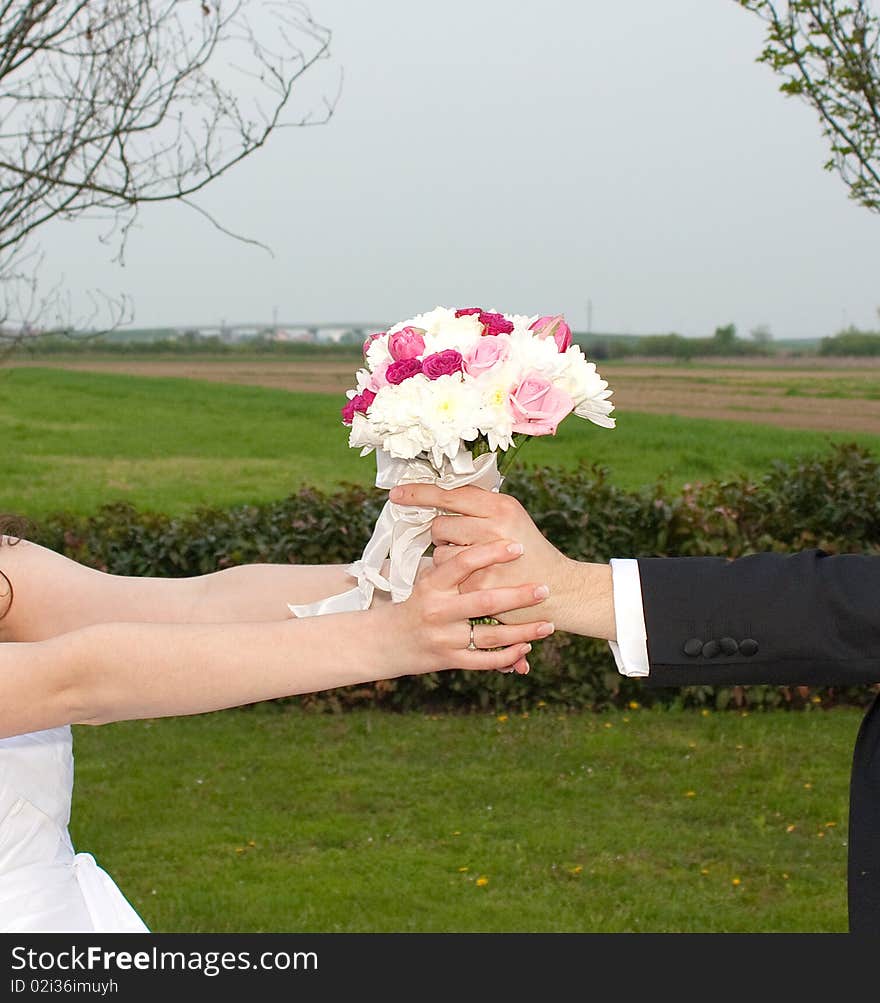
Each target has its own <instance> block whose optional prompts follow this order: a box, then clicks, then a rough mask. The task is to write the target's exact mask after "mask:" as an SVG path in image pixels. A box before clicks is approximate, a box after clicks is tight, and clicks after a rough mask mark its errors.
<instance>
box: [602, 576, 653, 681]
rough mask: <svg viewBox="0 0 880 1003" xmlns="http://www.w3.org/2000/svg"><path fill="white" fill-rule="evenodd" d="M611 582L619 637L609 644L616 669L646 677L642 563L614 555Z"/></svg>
mask: <svg viewBox="0 0 880 1003" xmlns="http://www.w3.org/2000/svg"><path fill="white" fill-rule="evenodd" d="M611 583H612V589H613V593H614V619H615V621H616V624H617V640H616V641H609V642H608V644H609V646H610V647H611V653H612V654H613V655H614V661H615V662H616V663H617V671H618V672H620V673H621V675H624V676H647V675H648V674H649V673H650V666H649V664H648V640H647V631H646V630H645V609H644V606H643V605H642V582H641V578H640V577H639V562H638V561H636V560H632V559H631V558H612V560H611Z"/></svg>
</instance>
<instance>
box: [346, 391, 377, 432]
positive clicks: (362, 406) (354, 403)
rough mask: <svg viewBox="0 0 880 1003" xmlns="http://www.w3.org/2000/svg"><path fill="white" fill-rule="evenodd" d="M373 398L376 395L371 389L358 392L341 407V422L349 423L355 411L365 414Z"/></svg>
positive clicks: (352, 419)
mask: <svg viewBox="0 0 880 1003" xmlns="http://www.w3.org/2000/svg"><path fill="white" fill-rule="evenodd" d="M375 399H376V395H375V394H374V393H373V391H372V390H364V392H363V393H362V394H358V395H357V397H352V399H351V400H350V401H349V402H348V403H347V404H346V405H345V407H344V408H343V409H342V422H343V424H344V425H350V424H351V423H352V421H354V416H355V414H356V413H360V414H366V413H367V408H368V407H369V406H370V405H371V404H372V403H373V401H374V400H375Z"/></svg>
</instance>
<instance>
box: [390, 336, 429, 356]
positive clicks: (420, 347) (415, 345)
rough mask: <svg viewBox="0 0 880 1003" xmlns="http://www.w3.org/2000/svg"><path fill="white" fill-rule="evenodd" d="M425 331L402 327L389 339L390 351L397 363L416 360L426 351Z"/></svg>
mask: <svg viewBox="0 0 880 1003" xmlns="http://www.w3.org/2000/svg"><path fill="white" fill-rule="evenodd" d="M424 333H425V332H424V331H422V330H420V329H419V328H417V327H402V328H401V329H400V330H399V331H395V332H394V334H392V335H389V337H388V351H389V352H390V353H391V358H392V359H394V361H395V362H402V361H403V360H404V359H414V358H415V357H416V356H417V355H421V354H422V352H424V350H425V339H424V337H423V335H424Z"/></svg>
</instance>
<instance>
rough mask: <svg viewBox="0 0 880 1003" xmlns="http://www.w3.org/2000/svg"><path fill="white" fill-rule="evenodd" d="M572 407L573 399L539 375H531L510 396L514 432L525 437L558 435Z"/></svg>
mask: <svg viewBox="0 0 880 1003" xmlns="http://www.w3.org/2000/svg"><path fill="white" fill-rule="evenodd" d="M573 408H574V401H573V400H572V399H571V397H569V396H568V394H567V393H566V392H565V391H564V390H560V389H559V388H558V387H554V386H553V384H552V383H551V382H550V381H549V380H547V379H545V378H544V377H543V376H540V375H539V374H538V373H529V374H528V375H527V376H526V377H525V379H523V381H522V383H520V385H519V386H518V387H517V388H516V390H514V391H513V393H512V394H511V395H510V409H511V411H512V412H513V417H514V425H513V431H514V432H525V434H526V435H555V434H556V427H557V425H558V424H559V423H560V422H561V421H562V419H563V418H564V417H565V416H566V415H567V414H570V413H571V411H572V410H573Z"/></svg>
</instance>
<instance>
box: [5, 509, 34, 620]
mask: <svg viewBox="0 0 880 1003" xmlns="http://www.w3.org/2000/svg"><path fill="white" fill-rule="evenodd" d="M27 526H28V521H27V519H24V518H23V517H22V516H18V515H0V544H2V543H5V544H6V545H7V546H8V547H14V546H15V544H16V543H20V542H21V539H22V533H23V532H24V530H25V529H26V528H27ZM0 576H2V578H3V580H4V581H5V582H6V585H7V586H8V589H7V591H5V592H3V593H2V594H0V600H3V599H7V597H8V599H7V602H6V606H5V608H4V609H3V612H2V613H0V620H2V619H3V617H4V616H6V614H7V613H8V612H9V610H10V609H12V600H13V599H14V598H15V590H14V589H13V588H12V582H11V581H10V580H9V576H8V575H7V574H6V572H5V571H3V570H0Z"/></svg>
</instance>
